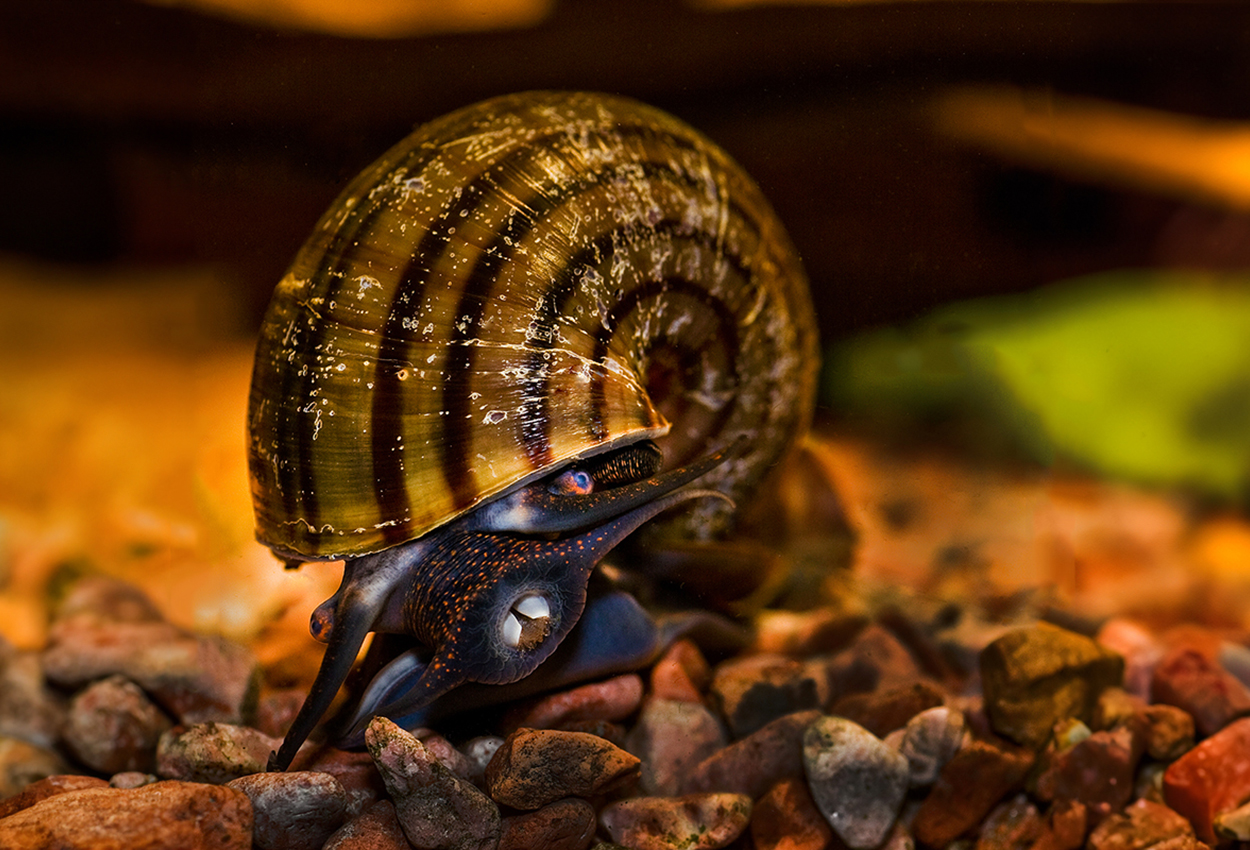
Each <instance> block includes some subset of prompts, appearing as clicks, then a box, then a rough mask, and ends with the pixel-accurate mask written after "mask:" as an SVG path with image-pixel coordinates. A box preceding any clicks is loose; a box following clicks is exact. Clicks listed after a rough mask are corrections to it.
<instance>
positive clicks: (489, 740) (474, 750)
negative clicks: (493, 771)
mask: <svg viewBox="0 0 1250 850" xmlns="http://www.w3.org/2000/svg"><path fill="white" fill-rule="evenodd" d="M503 741H504V739H503V738H502V737H500V736H499V735H480V736H478V737H476V738H472V739H470V740H469V741H467V742H465V745H464V747H463V748H462V750H461V752H463V753H464V757H465V758H466V759H468V761H469V778H470V779H472V780H473V782H474V783H476V784H478V785H481V784H483V783H484V782H485V778H486V765H488V764H490V760H491V759H493V758H494V757H495V753H497V752H499V748H500V747H502V746H503Z"/></svg>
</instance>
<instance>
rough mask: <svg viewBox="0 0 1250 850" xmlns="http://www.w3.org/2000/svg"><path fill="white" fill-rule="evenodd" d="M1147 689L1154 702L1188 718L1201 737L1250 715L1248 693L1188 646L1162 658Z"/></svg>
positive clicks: (1202, 653) (1178, 648)
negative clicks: (1177, 710) (1175, 710)
mask: <svg viewBox="0 0 1250 850" xmlns="http://www.w3.org/2000/svg"><path fill="white" fill-rule="evenodd" d="M1150 687H1151V692H1152V693H1153V696H1154V701H1155V702H1162V703H1166V704H1168V705H1174V706H1176V707H1177V708H1182V709H1184V710H1185V711H1187V712H1189V713H1190V714H1192V715H1193V718H1194V725H1195V726H1196V727H1197V729H1198V731H1199V732H1200V733H1201V734H1203V735H1213V734H1215V733H1216V732H1218V731H1219V730H1220V729H1222V728H1224V726H1225V725H1226V724H1227V723H1228V722H1229V721H1230V720H1232V719H1233V718H1234V717H1239V716H1240V715H1243V714H1246V713H1247V712H1250V690H1247V689H1246V686H1245V685H1243V684H1242V683H1241V682H1239V681H1238V680H1237V679H1236V678H1235V677H1234V676H1233V675H1232V674H1230V673H1229V672H1228V671H1227V670H1225V669H1224V668H1223V667H1221V666H1219V664H1218V663H1216V662H1215V661H1213V660H1211V658H1210V657H1209V656H1208V655H1207V654H1206V653H1205V652H1203V651H1201V650H1200V649H1198V648H1195V647H1192V646H1178V647H1176V648H1175V649H1173V650H1171V651H1170V652H1168V653H1167V654H1166V655H1164V656H1163V660H1162V661H1160V662H1159V665H1158V666H1157V667H1155V672H1154V678H1153V679H1152V680H1151V683H1150Z"/></svg>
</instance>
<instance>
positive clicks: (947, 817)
mask: <svg viewBox="0 0 1250 850" xmlns="http://www.w3.org/2000/svg"><path fill="white" fill-rule="evenodd" d="M1032 766H1033V753H1032V752H1030V751H1028V750H1026V749H1022V748H1017V747H1011V746H1008V745H996V744H992V743H990V742H988V741H975V740H974V741H970V742H969V743H967V744H966V745H964V747H963V748H962V749H960V750H959V752H957V753H955V755H954V757H952V758H951V760H950V761H948V762H947V763H946V766H945V767H943V768H942V772H941V774H939V776H938V780H937V782H935V783H934V785H933V789H932V790H931V791H930V792H929V794H928V796H926V797H925V798H924V801H923V802H922V803H921V804H920V809H919V810H918V811H917V812H916V816H915V818H914V819H913V820H912V824H911V827H912V833H913V834H914V835H915V836H916V839H917V840H918V841H920V842H921V843H923V844H927V845H929V846H931V847H942V846H945V845H946V844H947V843H948V842H950V841H953V840H954V839H956V838H958V837H959V836H960V835H962V834H963V833H964V832H966V831H967V830H969V829H971V828H972V827H973V826H975V825H976V824H977V823H979V822H980V821H981V819H982V818H984V817H985V815H986V814H987V813H988V812H989V811H990V809H992V808H993V807H994V804H995V803H997V802H998V801H999V800H1001V799H1002V798H1003V797H1005V796H1007V795H1008V794H1010V793H1011V792H1012V791H1014V790H1015V789H1016V788H1018V787H1019V786H1020V784H1021V782H1023V780H1024V777H1025V774H1027V773H1028V771H1029V768H1030V767H1032Z"/></svg>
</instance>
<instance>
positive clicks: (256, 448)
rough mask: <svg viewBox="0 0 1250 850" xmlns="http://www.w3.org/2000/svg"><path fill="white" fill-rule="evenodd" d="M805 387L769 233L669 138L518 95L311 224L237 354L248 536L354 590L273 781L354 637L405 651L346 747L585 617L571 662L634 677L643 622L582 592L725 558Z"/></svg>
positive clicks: (800, 294)
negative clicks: (697, 551)
mask: <svg viewBox="0 0 1250 850" xmlns="http://www.w3.org/2000/svg"><path fill="white" fill-rule="evenodd" d="M816 368H817V342H816V330H815V327H814V319H813V313H812V307H811V302H810V293H809V292H808V289H807V283H806V279H805V277H804V275H803V271H802V269H801V266H800V263H799V261H798V258H797V255H796V253H795V251H794V249H793V248H792V246H791V244H790V242H789V239H788V237H787V236H786V234H785V232H784V230H783V229H782V226H781V224H780V223H779V221H778V220H777V218H776V216H775V214H774V213H773V211H772V209H771V208H770V206H769V205H768V203H767V201H766V200H765V199H764V197H763V196H762V194H761V193H760V191H759V189H758V188H757V187H756V186H755V184H754V183H753V182H752V181H751V180H750V178H749V177H747V176H746V175H745V174H744V173H743V171H742V170H741V169H740V168H739V167H738V166H737V165H736V164H735V163H734V162H733V161H732V160H730V158H729V157H728V155H727V154H725V153H724V152H723V151H721V150H720V149H719V148H717V147H716V146H715V145H714V144H713V143H711V142H710V141H708V140H707V139H706V138H704V137H703V136H702V135H700V134H699V133H697V132H696V131H694V130H692V129H691V128H689V127H687V126H686V125H685V124H683V123H681V122H679V121H678V120H677V119H675V118H673V117H671V116H669V115H667V114H665V113H663V112H661V111H659V110H656V109H653V108H650V107H647V106H644V105H642V104H640V103H637V102H635V101H632V100H628V99H625V98H620V97H615V96H607V95H598V94H581V93H554V92H530V93H522V94H516V95H509V96H504V97H498V98H495V99H492V100H488V101H485V102H483V103H480V104H478V105H475V106H470V107H467V108H465V109H461V110H459V111H457V112H454V113H452V114H450V115H447V116H445V117H443V118H441V119H438V120H435V121H433V122H431V123H429V124H426V125H425V126H422V127H420V128H418V129H417V130H416V131H415V132H413V133H412V134H411V135H409V136H408V137H407V138H405V139H404V140H403V141H402V142H400V143H399V144H398V145H396V146H395V147H393V148H392V149H391V150H390V151H388V152H387V153H386V154H384V155H383V156H382V157H381V159H379V160H378V161H377V162H376V163H374V164H373V165H372V166H371V167H369V168H368V169H367V170H366V171H364V172H363V173H362V174H361V175H360V176H358V177H357V178H356V179H355V180H354V181H353V182H352V183H351V184H350V185H349V186H348V187H347V188H346V190H345V191H344V192H343V194H342V195H341V196H340V197H339V198H338V200H337V201H336V202H335V203H334V204H333V206H332V207H331V208H330V209H329V211H328V212H326V213H325V214H324V216H323V217H322V218H321V220H320V222H319V223H318V224H317V225H316V227H315V229H314V231H313V234H312V236H311V237H310V238H309V239H308V241H307V242H306V243H305V245H304V246H303V248H302V249H301V250H300V251H299V252H298V254H297V255H296V257H295V260H294V261H293V264H292V266H291V268H290V270H289V271H288V272H287V274H286V275H285V276H284V277H283V279H282V280H281V282H280V283H279V284H278V286H277V288H276V290H275V292H274V295H273V298H272V301H271V303H270V305H269V308H268V310H267V312H266V315H265V318H264V321H263V325H262V328H261V333H260V339H259V342H258V345H257V350H256V358H255V364H254V370H253V374H252V385H251V392H250V396H249V408H248V420H247V425H248V448H249V471H250V476H251V489H252V496H253V503H254V506H255V513H256V522H257V537H258V539H259V540H260V541H261V542H262V543H264V544H266V545H267V546H269V547H270V548H271V549H272V550H273V551H274V552H275V554H277V555H278V556H279V557H281V558H284V559H287V560H288V562H289V563H290V562H302V561H319V560H345V561H346V564H345V567H344V577H343V581H342V584H341V586H340V587H339V589H338V591H337V592H336V593H335V594H334V596H332V597H331V598H330V599H328V600H327V601H326V602H325V603H323V604H322V605H321V606H319V607H318V608H317V610H316V611H315V612H314V613H313V615H312V619H311V627H310V628H311V631H312V633H313V636H314V637H316V638H318V639H319V640H321V641H323V642H325V643H326V644H327V648H326V651H325V655H324V657H323V660H322V664H321V667H320V670H319V672H318V675H317V678H316V681H315V683H314V685H313V687H312V689H311V691H310V694H309V696H308V698H307V699H306V701H305V703H304V705H303V708H302V709H301V711H300V713H299V715H298V716H297V718H296V720H295V721H294V723H293V724H292V727H291V729H290V731H289V732H288V734H287V737H286V739H285V740H284V742H283V744H282V747H281V748H280V750H279V751H278V752H277V753H276V754H275V755H274V756H273V757H271V763H270V767H271V769H278V770H282V769H285V768H286V767H287V766H288V765H289V764H290V761H291V759H292V758H293V756H294V754H295V752H296V751H297V750H298V748H299V746H300V745H301V744H302V743H303V741H304V740H305V739H306V738H307V736H308V734H309V733H310V732H311V731H312V729H313V728H314V727H315V725H316V724H317V723H318V722H319V720H320V718H321V716H322V715H323V714H324V713H325V712H326V710H327V708H328V707H329V705H330V703H331V701H332V700H333V698H334V697H335V695H336V693H337V692H338V690H339V689H340V687H341V686H342V684H343V682H344V680H345V678H346V676H347V675H348V672H349V670H350V669H351V667H352V665H353V662H354V660H355V657H356V655H357V653H358V652H359V650H360V648H361V646H362V644H363V641H364V639H365V638H366V636H367V634H368V633H369V632H371V631H372V632H375V633H376V635H375V639H376V638H378V637H380V636H383V635H386V634H403V635H408V636H410V638H412V639H413V640H414V641H415V643H416V644H417V645H418V646H419V647H421V648H422V649H421V651H418V652H407V653H404V654H403V655H402V656H401V658H399V659H397V660H396V661H395V662H394V663H393V664H392V665H390V666H389V667H388V668H387V669H384V670H383V671H382V672H381V673H379V674H378V677H377V678H376V679H375V681H374V684H373V685H372V686H370V688H369V689H368V691H367V692H366V695H365V697H364V698H363V700H362V703H361V706H360V708H359V709H358V710H357V717H358V718H360V719H365V720H367V719H368V717H370V716H372V715H373V714H387V716H393V715H394V714H402V713H403V712H405V711H410V710H412V709H415V708H419V707H421V706H425V705H429V704H431V703H432V702H433V701H435V700H436V699H438V698H440V697H442V696H443V695H444V694H447V693H448V692H450V691H452V690H453V689H455V688H457V687H458V686H462V685H464V684H465V683H474V682H476V683H484V684H486V685H495V684H502V683H507V682H513V681H517V680H521V679H524V678H525V677H527V676H530V675H531V674H533V673H534V671H535V670H536V668H539V667H540V665H542V664H543V662H544V660H545V659H547V658H548V657H549V656H551V655H552V654H553V652H555V650H556V648H557V647H559V646H560V645H561V643H562V642H563V641H565V638H566V636H568V635H569V634H570V631H571V630H573V627H574V625H575V624H576V623H577V622H578V619H579V616H582V615H583V609H587V610H588V611H590V613H589V614H587V615H586V619H587V620H588V621H589V620H590V619H591V618H592V615H593V625H586V626H584V627H583V628H582V629H579V632H580V631H583V630H585V631H588V632H590V634H589V635H588V636H587V637H586V638H585V639H582V638H578V640H577V641H576V642H577V643H578V645H579V646H581V647H594V648H595V651H596V652H598V653H599V654H600V655H607V656H613V655H616V656H624V655H626V654H628V653H627V651H626V649H625V644H626V643H627V642H628V641H627V640H626V638H625V637H620V636H619V635H621V634H623V631H628V630H629V629H631V628H634V625H633V620H632V619H631V618H632V617H633V616H634V613H633V612H634V611H635V609H637V608H638V606H637V605H636V603H635V604H634V605H633V606H632V607H630V605H629V604H627V603H622V602H621V600H620V599H619V598H618V597H617V596H613V595H611V594H609V595H607V596H605V597H603V598H602V599H601V598H600V597H598V596H595V595H593V594H592V598H591V600H590V601H589V602H588V601H587V586H588V583H590V582H591V577H592V572H593V571H594V568H595V566H596V564H597V563H598V562H599V560H600V559H601V558H602V557H603V556H604V555H605V554H606V553H607V552H608V551H609V550H610V549H612V547H614V546H615V545H617V544H618V543H620V542H621V541H622V540H623V539H624V538H625V537H626V536H627V535H629V534H631V533H632V532H633V531H635V530H636V529H637V528H638V527H639V526H641V525H643V524H644V523H648V522H649V521H651V520H655V523H651V525H652V526H654V525H656V524H657V523H658V524H660V529H659V531H657V532H655V534H656V535H657V536H656V538H655V539H657V540H660V541H662V540H664V539H666V538H676V537H681V538H688V539H696V540H708V539H711V538H713V537H715V536H717V535H718V534H722V533H724V532H725V531H726V530H727V529H728V528H729V527H730V526H731V525H732V521H733V516H734V508H733V505H734V504H736V503H737V502H739V501H741V500H742V499H744V498H746V497H747V496H748V495H749V494H750V493H751V492H752V491H753V490H755V488H756V487H757V486H758V485H759V484H760V482H761V480H762V479H763V478H764V477H765V475H766V474H767V473H768V472H769V470H770V469H771V468H772V467H774V466H775V465H776V464H777V463H778V462H779V459H780V458H781V457H782V456H783V455H784V454H785V452H786V451H787V450H788V448H789V447H790V446H791V445H792V444H793V443H794V441H795V440H796V439H797V437H798V436H799V435H800V434H801V433H802V432H803V430H804V429H805V428H806V427H807V425H808V422H809V420H810V418H811V414H812V407H813V394H814V384H815V372H816ZM695 481H697V482H698V488H697V489H692V488H693V485H691V482H695ZM687 485H691V486H687ZM679 503H680V504H681V505H682V509H681V510H680V511H678V510H670V509H672V508H674V506H676V505H678V504H679ZM666 512H667V514H666V516H664V517H661V518H659V519H656V518H657V517H659V515H660V514H665V513H666ZM604 599H606V600H607V601H606V602H605V601H604ZM588 606H590V607H589V608H588ZM596 606H597V607H596ZM622 630H623V631H622ZM573 642H574V641H572V640H570V641H568V643H570V644H572V643H573ZM579 651H580V650H579ZM553 663H554V662H553ZM561 663H572V664H574V665H576V664H577V663H578V662H561ZM625 663H635V664H636V663H637V661H636V660H632V659H627V660H626V661H625ZM357 727H359V723H357Z"/></svg>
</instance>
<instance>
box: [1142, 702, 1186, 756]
mask: <svg viewBox="0 0 1250 850" xmlns="http://www.w3.org/2000/svg"><path fill="white" fill-rule="evenodd" d="M1142 716H1143V717H1144V718H1145V720H1146V728H1147V731H1146V752H1147V753H1148V754H1149V755H1150V757H1151V758H1152V759H1157V760H1158V761H1174V760H1175V759H1178V758H1180V757H1181V756H1182V755H1184V754H1185V753H1187V752H1189V750H1191V749H1193V746H1194V718H1193V716H1192V715H1191V714H1190V713H1189V712H1187V711H1185V710H1183V709H1180V708H1177V707H1176V706H1173V705H1163V704H1161V703H1160V704H1156V705H1148V706H1146V707H1145V708H1144V709H1142Z"/></svg>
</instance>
